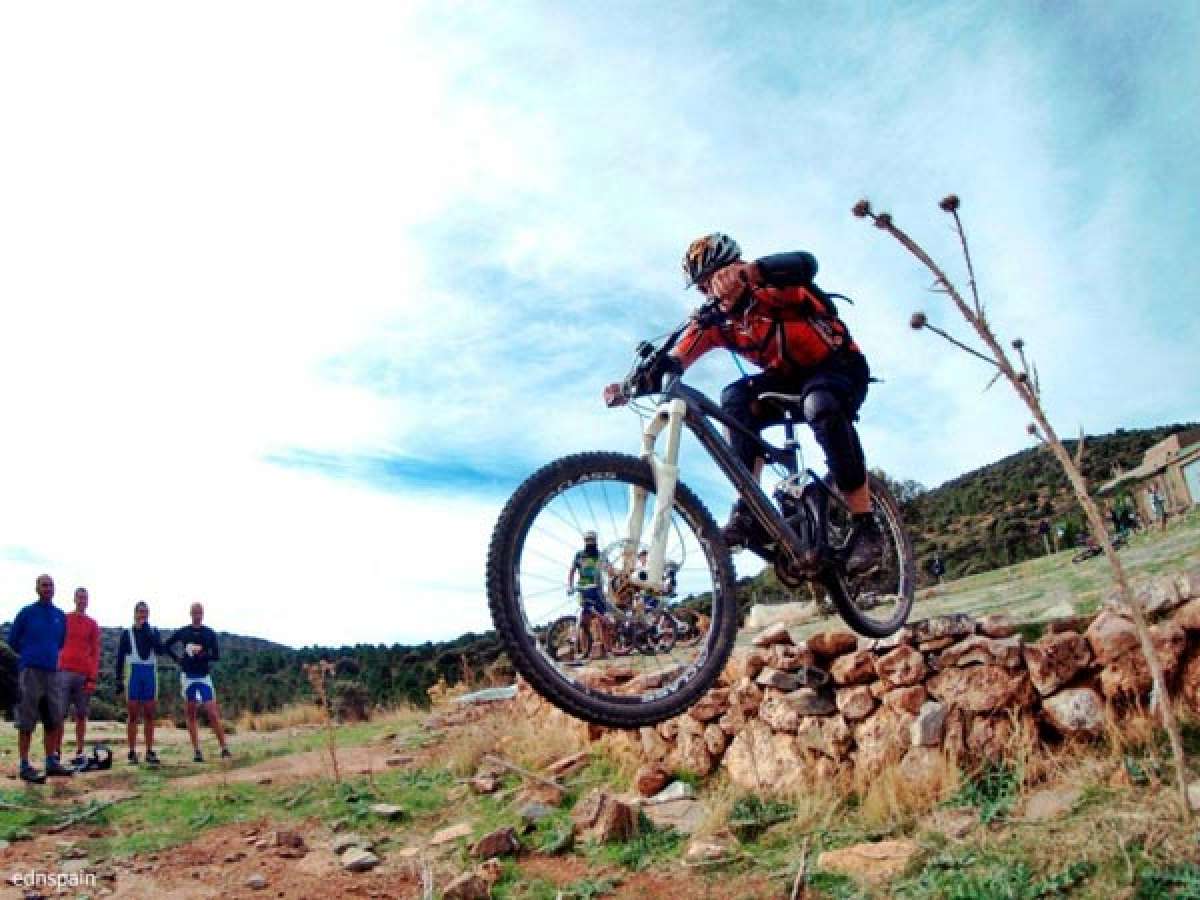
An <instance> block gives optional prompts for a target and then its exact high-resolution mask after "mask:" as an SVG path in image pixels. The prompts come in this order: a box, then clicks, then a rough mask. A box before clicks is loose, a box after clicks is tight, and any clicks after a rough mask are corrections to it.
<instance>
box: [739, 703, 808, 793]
mask: <svg viewBox="0 0 1200 900" xmlns="http://www.w3.org/2000/svg"><path fill="white" fill-rule="evenodd" d="M808 763H809V761H808V758H807V757H806V756H805V755H804V752H803V751H802V750H801V749H800V748H799V747H798V746H797V745H796V740H795V738H793V737H792V736H791V735H789V734H774V733H773V732H772V731H771V729H770V728H769V727H768V726H767V725H766V724H765V723H763V722H759V721H757V720H754V721H751V722H750V723H749V724H747V725H746V727H745V728H743V729H742V730H741V731H740V732H738V734H737V736H736V737H735V738H734V739H733V742H732V743H730V745H729V749H728V750H726V751H725V759H724V764H725V767H726V768H727V769H728V770H729V779H730V781H732V782H733V784H734V785H735V786H737V787H739V788H741V789H742V790H747V791H756V792H763V793H766V792H771V793H776V792H780V793H786V792H787V791H789V790H793V789H798V788H799V787H801V785H802V784H803V780H804V773H805V769H806V768H807V766H808Z"/></svg>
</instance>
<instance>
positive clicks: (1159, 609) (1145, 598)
mask: <svg viewBox="0 0 1200 900" xmlns="http://www.w3.org/2000/svg"><path fill="white" fill-rule="evenodd" d="M1132 590H1133V594H1134V596H1135V597H1136V598H1137V599H1138V600H1140V601H1141V602H1142V609H1144V610H1145V611H1146V614H1147V615H1149V616H1151V617H1157V616H1158V615H1160V614H1162V613H1165V612H1169V611H1170V610H1172V609H1175V607H1177V606H1179V605H1180V604H1181V603H1183V599H1184V598H1181V597H1180V595H1179V586H1178V584H1177V583H1176V580H1175V579H1174V578H1152V579H1151V580H1149V581H1147V582H1145V583H1144V584H1139V585H1137V586H1136V587H1134V588H1132ZM1104 608H1105V609H1107V610H1111V611H1112V612H1115V613H1116V614H1117V615H1120V616H1126V617H1130V616H1132V611H1131V610H1130V609H1129V608H1128V607H1127V606H1126V605H1125V601H1124V600H1122V599H1121V593H1120V591H1118V590H1112V591H1110V592H1109V593H1108V595H1107V596H1106V597H1105V598H1104Z"/></svg>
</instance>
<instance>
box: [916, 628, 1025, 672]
mask: <svg viewBox="0 0 1200 900" xmlns="http://www.w3.org/2000/svg"><path fill="white" fill-rule="evenodd" d="M1021 644H1022V641H1021V636H1020V635H1014V636H1013V637H1007V638H989V637H984V636H983V635H979V634H976V635H972V636H971V637H969V638H967V639H965V640H963V641H960V642H959V643H957V644H952V645H951V646H949V647H947V648H946V649H945V650H943V651H942V653H941V656H939V657H938V665H937V667H938V668H939V669H948V668H950V667H951V666H960V667H961V666H974V665H983V666H1004V667H1005V668H1008V669H1015V668H1018V667H1019V666H1020V665H1021Z"/></svg>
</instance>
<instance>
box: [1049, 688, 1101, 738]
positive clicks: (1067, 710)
mask: <svg viewBox="0 0 1200 900" xmlns="http://www.w3.org/2000/svg"><path fill="white" fill-rule="evenodd" d="M1042 718H1043V719H1045V720H1046V721H1047V722H1049V723H1050V724H1051V725H1053V726H1054V727H1055V728H1056V729H1058V731H1059V732H1061V733H1062V734H1064V735H1067V736H1069V737H1078V736H1090V735H1096V734H1099V733H1100V731H1101V729H1103V728H1104V700H1103V699H1102V698H1101V697H1100V695H1099V694H1098V693H1096V692H1095V691H1094V690H1092V688H1089V687H1079V688H1067V689H1066V690H1065V691H1059V692H1058V693H1057V694H1054V695H1053V696H1051V697H1046V698H1045V699H1043V700H1042Z"/></svg>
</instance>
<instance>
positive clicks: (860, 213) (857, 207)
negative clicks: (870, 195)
mask: <svg viewBox="0 0 1200 900" xmlns="http://www.w3.org/2000/svg"><path fill="white" fill-rule="evenodd" d="M850 211H851V212H852V213H854V215H855V216H856V217H858V218H860V219H865V218H866V217H867V216H869V215H870V214H871V204H870V203H869V202H868V201H867V199H866V198H865V197H864V198H863V199H862V200H859V201H858V202H857V203H855V204H854V208H853V209H851V210H850Z"/></svg>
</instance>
